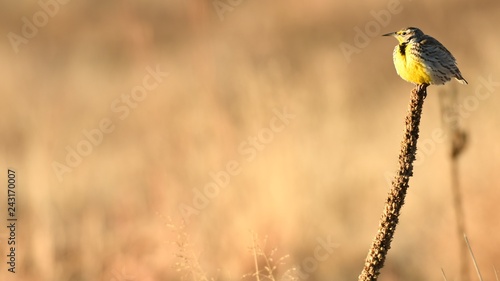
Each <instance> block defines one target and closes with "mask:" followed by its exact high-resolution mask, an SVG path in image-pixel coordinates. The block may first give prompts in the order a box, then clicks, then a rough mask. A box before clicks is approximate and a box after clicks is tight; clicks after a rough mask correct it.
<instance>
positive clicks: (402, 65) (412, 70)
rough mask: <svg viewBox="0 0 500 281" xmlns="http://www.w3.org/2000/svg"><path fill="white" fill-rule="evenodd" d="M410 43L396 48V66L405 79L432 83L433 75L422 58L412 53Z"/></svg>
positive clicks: (413, 81) (417, 82)
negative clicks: (429, 72)
mask: <svg viewBox="0 0 500 281" xmlns="http://www.w3.org/2000/svg"><path fill="white" fill-rule="evenodd" d="M410 48H411V46H410V45H409V44H401V45H398V46H396V48H394V54H393V56H394V66H395V67H396V72H397V73H398V75H399V76H401V78H403V79H404V80H406V81H408V82H411V83H415V84H424V83H425V84H431V82H432V81H431V76H430V75H429V74H428V71H427V69H426V67H425V65H424V64H423V62H422V61H421V59H420V58H418V57H417V56H415V55H413V54H411V52H410Z"/></svg>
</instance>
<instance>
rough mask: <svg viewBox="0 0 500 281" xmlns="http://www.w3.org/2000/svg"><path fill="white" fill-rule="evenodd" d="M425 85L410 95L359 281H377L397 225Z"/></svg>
mask: <svg viewBox="0 0 500 281" xmlns="http://www.w3.org/2000/svg"><path fill="white" fill-rule="evenodd" d="M427 86H428V85H426V84H422V85H417V86H416V87H415V88H414V89H413V90H412V92H411V97H410V104H409V106H408V114H407V115H406V118H405V131H404V137H403V141H402V142H401V152H400V154H399V170H398V172H397V174H396V176H395V178H394V180H393V181H392V189H391V191H390V192H389V195H388V198H387V201H386V203H385V207H384V212H383V213H382V217H381V219H380V224H379V228H378V232H377V235H376V236H375V239H374V240H373V243H372V246H371V248H370V250H369V251H368V256H367V257H366V261H365V266H364V268H363V271H362V272H361V274H360V275H359V277H358V280H359V281H362V280H363V281H366V280H377V278H378V275H379V274H380V269H382V267H383V266H384V262H385V259H386V256H387V253H388V251H389V249H390V248H391V241H392V238H393V236H394V232H395V231H396V226H397V224H398V221H399V214H400V211H401V207H402V206H403V204H404V200H405V196H406V191H407V190H408V182H409V180H410V177H411V176H412V175H413V161H414V160H415V155H416V152H417V140H418V131H419V129H418V127H419V125H420V117H421V115H422V107H423V104H424V99H425V97H426V95H427Z"/></svg>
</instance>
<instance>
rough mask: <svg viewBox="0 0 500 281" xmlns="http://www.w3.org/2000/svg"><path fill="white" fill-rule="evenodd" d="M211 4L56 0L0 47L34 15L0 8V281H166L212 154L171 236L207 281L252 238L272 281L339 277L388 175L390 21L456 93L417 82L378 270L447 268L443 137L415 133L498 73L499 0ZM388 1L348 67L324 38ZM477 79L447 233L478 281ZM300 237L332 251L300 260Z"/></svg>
mask: <svg viewBox="0 0 500 281" xmlns="http://www.w3.org/2000/svg"><path fill="white" fill-rule="evenodd" d="M216 3H218V4H220V3H223V4H225V5H229V6H230V5H233V6H234V7H232V8H231V9H228V10H226V11H221V10H219V11H218V10H217V8H215V6H214V2H210V1H196V2H195V1H192V2H189V1H187V2H186V1H185V2H178V1H155V0H148V1H85V2H77V1H69V2H68V3H67V4H64V5H63V4H61V5H60V6H59V10H58V11H57V13H56V14H55V15H54V16H53V17H50V18H49V20H48V23H47V24H46V25H45V26H43V27H40V28H38V31H37V32H36V35H35V36H34V37H33V38H27V40H28V42H27V43H26V44H21V45H19V46H18V48H19V52H18V53H16V52H15V51H14V49H15V48H14V47H13V46H12V44H11V42H10V41H9V38H8V36H7V35H8V34H9V32H14V33H16V34H18V35H22V31H21V29H22V27H23V24H24V23H23V21H22V18H23V17H26V18H27V19H28V20H30V21H31V22H32V21H33V15H34V14H35V13H37V12H38V11H41V7H40V5H39V4H38V3H35V2H30V3H27V2H13V1H9V2H4V3H2V4H0V5H1V6H2V9H0V14H1V16H0V34H3V35H4V36H3V40H1V41H0V61H1V63H0V74H1V76H2V77H3V79H2V83H0V95H1V100H2V102H1V103H0V109H1V112H2V116H3V118H2V119H1V120H0V133H1V134H2V135H1V138H0V141H1V143H2V146H1V148H2V159H3V160H2V166H3V170H4V171H6V170H7V168H13V169H15V170H16V172H17V175H18V187H17V188H18V189H17V204H18V216H19V221H18V233H17V240H18V247H17V256H18V259H17V262H18V264H17V266H18V267H17V271H18V272H17V273H16V274H15V278H17V279H16V280H27V281H29V280H103V281H111V280H119V281H122V280H181V278H182V276H183V275H184V273H182V272H178V271H177V268H176V266H175V263H176V262H177V261H178V260H177V259H176V257H175V254H176V253H178V251H179V249H178V247H177V246H176V245H175V244H173V243H172V242H176V241H178V239H179V237H177V235H176V233H175V232H172V230H171V228H170V227H169V226H168V225H169V224H170V223H173V224H174V225H176V226H178V227H182V219H183V216H182V215H181V212H180V211H179V208H180V206H186V205H191V206H192V205H193V200H194V198H195V194H196V193H195V191H193V189H197V190H203V188H204V187H205V186H206V185H207V184H209V183H211V182H213V180H212V178H211V177H210V173H211V172H220V171H223V170H225V169H226V165H227V163H229V162H230V161H236V162H237V163H238V164H239V167H240V169H241V171H240V172H239V173H238V174H237V175H235V176H232V177H231V178H230V184H229V185H228V186H227V187H225V188H221V190H220V193H219V194H218V195H217V196H215V197H214V198H213V199H211V200H210V202H209V205H208V206H207V207H206V208H203V209H202V210H199V212H198V213H197V214H196V215H191V216H189V221H188V223H187V225H186V226H185V228H184V229H183V233H185V234H186V235H188V236H189V241H190V243H191V246H190V247H191V249H192V250H193V252H194V253H195V254H196V255H198V256H199V265H200V267H201V269H202V270H203V271H205V272H206V274H207V276H210V277H213V278H214V279H215V280H239V279H241V277H242V276H243V275H244V274H246V273H249V272H252V271H253V270H254V264H253V257H252V252H251V251H249V247H250V246H251V245H252V232H255V233H256V234H258V235H259V236H260V237H266V236H267V237H268V239H267V244H266V245H267V246H266V249H265V250H270V249H272V248H277V252H276V256H277V257H280V256H285V255H289V258H287V259H286V260H285V261H286V264H284V265H282V266H281V267H279V269H278V271H277V279H278V280H280V279H279V278H280V276H283V275H284V273H286V272H287V271H288V270H290V269H292V268H296V269H298V270H302V271H303V272H307V277H308V278H309V280H356V279H357V276H358V274H359V273H360V272H361V269H362V265H363V263H364V259H365V256H366V253H367V251H368V247H369V246H370V243H371V240H372V238H373V237H374V235H375V232H376V229H377V226H378V219H379V216H380V214H381V211H382V206H383V203H384V200H385V197H386V193H387V191H388V190H389V186H390V179H391V174H392V173H393V172H394V171H395V170H396V167H397V153H398V151H399V142H400V140H401V137H402V130H403V128H402V126H403V124H404V123H403V118H404V115H405V112H406V108H407V102H408V95H409V92H410V90H411V88H412V85H410V84H408V83H406V82H404V81H403V80H401V79H400V78H399V77H398V76H397V75H396V72H395V70H394V67H393V64H392V50H393V48H394V46H395V45H396V43H397V42H396V41H395V40H393V39H392V38H381V37H380V36H379V35H381V34H383V33H387V32H391V31H396V30H399V29H401V28H402V27H406V26H417V27H420V28H421V29H422V30H423V31H424V32H426V33H428V34H430V35H432V36H434V37H436V38H437V39H438V40H440V41H441V42H442V43H443V44H444V45H445V46H447V47H448V48H449V49H450V51H451V52H452V53H453V54H454V55H455V57H456V58H457V60H458V63H459V67H460V69H461V70H462V74H463V75H464V77H465V78H466V79H467V80H468V81H469V85H468V86H462V85H453V84H454V83H456V82H455V81H452V83H450V84H448V85H446V86H441V87H436V86H433V87H430V88H429V90H428V91H429V95H428V97H427V99H426V103H425V105H424V115H423V118H422V123H421V134H420V141H421V144H424V143H427V144H428V146H427V148H426V149H425V153H423V151H424V150H420V151H419V153H418V158H419V161H418V163H419V164H418V165H417V167H416V168H415V171H414V177H413V178H412V179H411V181H410V185H411V188H410V190H409V194H408V197H407V203H406V205H405V207H404V209H403V214H402V217H401V222H400V225H399V228H398V230H397V232H396V235H395V240H394V243H393V249H392V250H391V251H390V253H389V256H388V260H387V263H386V267H385V268H384V270H383V271H382V275H381V277H380V280H438V279H441V278H442V277H441V268H442V269H443V270H444V271H445V272H446V274H447V276H448V277H449V278H451V280H456V279H457V278H459V276H458V272H459V269H458V264H459V263H458V258H457V254H458V249H457V248H458V245H459V243H463V241H462V240H459V239H458V238H457V237H456V233H455V224H456V221H455V218H454V211H453V209H452V199H451V189H450V186H449V184H450V177H449V175H450V172H449V170H450V169H449V165H450V164H449V157H448V154H449V147H448V144H447V143H446V142H443V141H436V140H433V139H432V136H433V132H435V131H436V130H445V128H443V122H442V121H441V118H440V107H439V98H438V95H439V94H440V93H442V92H446V91H458V95H459V100H460V101H461V102H463V101H467V97H470V96H471V95H474V94H475V91H476V90H477V89H478V88H479V91H481V93H486V92H485V88H480V87H481V86H480V85H482V84H481V77H484V78H485V79H488V77H491V80H493V81H500V63H499V62H500V55H499V53H498V50H497V49H498V48H496V46H498V45H499V44H500V37H499V36H498V31H497V25H496V24H495V23H496V22H498V15H499V13H500V3H498V1H482V2H470V1H441V2H435V1H404V0H401V1H399V2H395V1H362V2H353V1H321V0H315V1H312V2H311V1H310V2H300V1H277V2H273V3H269V2H264V1H239V2H238V1H225V0H221V1H218V2H216ZM390 3H392V4H398V3H399V7H400V8H401V9H402V10H401V12H400V13H397V14H392V15H391V18H390V20H389V23H388V24H387V26H380V25H379V26H380V32H379V34H377V36H374V37H370V41H369V43H368V44H367V46H366V47H363V48H360V50H359V51H360V52H359V53H356V54H353V55H352V56H351V57H350V62H348V60H347V59H346V56H345V55H344V54H343V53H342V51H341V49H340V48H339V45H340V44H341V43H347V44H351V45H353V46H354V37H355V35H356V32H355V30H354V28H355V27H359V28H361V29H362V30H364V29H365V27H366V25H367V24H368V23H369V22H370V21H374V18H373V15H372V14H371V12H373V11H374V12H379V11H380V10H387V6H388V5H389V4H390ZM229 6H226V7H229ZM219 7H221V6H219ZM218 12H219V13H218ZM221 15H222V16H221ZM148 66H149V67H151V68H153V69H155V68H156V67H157V66H158V67H159V69H161V71H164V72H168V73H169V76H168V77H167V78H165V79H164V80H163V81H162V83H161V84H160V85H159V86H158V87H157V88H156V89H154V90H152V91H150V92H148V94H147V97H146V98H145V99H144V100H143V101H141V102H138V103H137V106H136V107H135V108H131V111H130V115H129V116H128V117H127V118H125V119H123V120H121V119H120V118H119V114H117V113H116V112H114V111H112V110H111V104H112V103H113V102H114V101H115V100H116V99H120V98H121V96H122V95H123V94H130V92H131V89H133V88H134V87H135V86H137V85H141V84H142V80H143V78H144V77H145V75H147V73H148V72H147V71H146V68H147V67H148ZM492 89H493V92H492V93H491V95H490V96H489V97H488V98H487V99H484V100H477V99H476V101H478V102H477V104H468V105H467V106H466V108H468V109H470V110H465V111H464V112H465V113H466V114H464V115H463V116H462V117H463V118H461V122H462V124H463V126H464V127H465V129H466V131H467V132H468V134H469V143H468V148H467V150H466V151H465V153H464V155H463V157H462V158H461V159H460V160H461V162H460V171H461V173H460V180H461V182H462V188H463V196H464V199H463V200H464V207H465V215H466V216H465V221H466V225H467V234H468V237H469V239H470V241H471V243H472V247H473V249H474V253H475V255H476V258H477V260H478V262H479V265H480V266H482V270H483V276H484V277H485V279H486V280H493V278H494V273H493V270H492V265H495V266H496V267H497V268H498V267H499V266H500V265H499V264H498V260H499V259H500V250H499V249H500V247H499V246H500V240H499V239H498V237H499V236H498V233H500V231H499V227H500V224H498V221H499V219H500V212H499V207H498V201H499V200H500V192H499V191H498V186H499V184H500V179H499V177H498V170H499V168H500V165H499V163H500V161H499V159H500V145H499V144H498V139H499V138H500V131H499V130H498V128H500V114H499V111H498V108H499V106H500V100H499V98H498V92H500V87H498V85H497V86H496V87H493V88H492ZM468 101H469V102H471V99H469V100H468ZM473 105H474V106H473ZM284 108H286V111H287V112H289V113H290V114H293V115H294V118H293V119H291V121H290V122H289V124H287V125H286V126H284V129H283V130H282V131H280V132H275V133H274V134H273V135H272V137H271V138H270V141H269V142H268V143H265V144H263V145H262V147H260V148H259V149H258V150H257V149H255V150H254V152H255V155H254V156H255V157H253V158H252V159H251V161H248V160H249V159H248V155H245V154H243V153H242V151H241V149H240V148H241V146H242V145H243V147H246V148H248V147H249V146H246V145H249V143H250V141H251V140H252V138H254V137H257V138H258V137H259V134H263V133H262V132H263V131H265V130H266V128H269V126H270V122H271V120H272V119H273V118H274V116H275V110H278V111H283V110H284ZM104 118H108V119H110V120H112V122H113V125H115V129H114V131H113V132H112V133H109V134H104V138H103V141H102V143H100V144H99V145H96V146H94V147H93V148H92V152H91V153H90V154H89V155H88V156H84V157H83V160H82V163H81V164H79V165H78V166H76V167H74V168H71V170H72V171H71V172H69V173H65V174H64V175H63V176H62V177H63V179H62V181H59V180H58V178H57V175H56V173H55V172H54V169H53V163H54V161H56V162H59V163H62V164H64V163H65V158H66V156H67V150H66V147H67V146H70V147H71V148H75V147H76V146H77V145H78V144H79V143H80V142H81V141H82V140H85V135H84V134H83V130H87V131H90V130H93V129H97V128H98V127H99V123H100V122H101V120H103V119H104ZM266 132H269V131H266ZM6 179H7V175H6V172H5V182H6ZM5 188H6V187H5ZM6 193H7V192H6V190H4V192H0V194H1V196H0V200H1V201H0V202H2V203H0V204H1V206H5V203H4V202H7V201H6ZM182 204H184V205H182ZM2 214H4V217H6V216H7V214H6V207H2ZM170 220H171V221H170ZM7 238H8V233H7V232H6V229H5V228H4V230H2V231H0V256H1V257H3V258H1V259H0V260H2V262H1V263H0V264H1V266H0V279H2V280H7V278H11V277H12V276H13V275H12V274H11V273H8V272H7V269H6V264H5V262H4V261H6V255H7V254H8V252H7V242H6V239H7ZM318 239H325V240H326V239H331V240H332V241H335V243H336V244H337V246H338V247H336V248H335V250H334V251H333V253H332V254H330V255H329V257H328V259H326V260H324V261H317V263H316V265H315V266H314V268H313V270H312V269H311V267H309V268H308V267H307V262H306V263H304V261H305V260H307V258H308V257H314V255H315V252H314V251H315V248H316V247H317V246H318V245H319V243H318ZM309 265H311V264H309ZM470 265H472V263H470ZM250 279H251V278H247V279H246V280H250ZM10 280H13V279H10ZM187 280H190V279H187ZM281 280H284V279H281Z"/></svg>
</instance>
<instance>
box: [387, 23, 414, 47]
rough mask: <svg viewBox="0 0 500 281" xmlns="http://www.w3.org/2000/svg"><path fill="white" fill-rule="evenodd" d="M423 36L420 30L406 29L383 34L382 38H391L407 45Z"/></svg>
mask: <svg viewBox="0 0 500 281" xmlns="http://www.w3.org/2000/svg"><path fill="white" fill-rule="evenodd" d="M423 35H424V33H423V32H422V30H420V29H418V28H416V27H407V28H403V29H401V30H400V31H396V32H391V33H387V34H384V35H382V36H393V37H394V38H396V39H397V40H398V42H399V43H400V44H401V43H408V42H410V41H411V40H414V39H418V38H420V37H422V36H423Z"/></svg>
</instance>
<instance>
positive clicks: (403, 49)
mask: <svg viewBox="0 0 500 281" xmlns="http://www.w3.org/2000/svg"><path fill="white" fill-rule="evenodd" d="M383 36H393V37H395V38H396V39H397V40H398V42H399V45H397V46H396V47H395V48H394V52H393V54H392V55H393V60H394V66H395V67H396V72H397V73H398V75H399V76H401V78H403V79H404V80H406V81H408V82H410V83H414V84H417V85H426V86H427V85H431V84H436V85H442V84H444V83H446V82H448V81H450V80H451V79H452V78H455V79H457V80H458V82H460V83H462V84H467V81H466V80H465V79H464V78H463V77H462V74H461V73H460V70H459V69H458V67H457V62H456V60H455V58H454V57H453V55H452V54H451V53H450V51H448V50H447V49H446V48H445V47H444V46H443V45H442V44H441V43H439V41H438V40H436V39H434V38H433V37H431V36H429V35H426V34H424V33H423V32H422V31H421V30H420V29H418V28H416V27H408V28H405V29H401V30H400V31H397V32H391V33H387V34H384V35H383Z"/></svg>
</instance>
